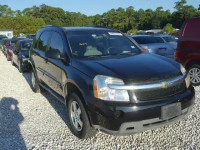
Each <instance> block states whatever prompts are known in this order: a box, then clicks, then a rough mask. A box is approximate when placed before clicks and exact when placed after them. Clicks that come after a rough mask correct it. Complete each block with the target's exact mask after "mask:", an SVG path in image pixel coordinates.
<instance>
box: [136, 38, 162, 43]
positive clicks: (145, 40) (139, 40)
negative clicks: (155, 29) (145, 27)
mask: <svg viewBox="0 0 200 150" xmlns="http://www.w3.org/2000/svg"><path fill="white" fill-rule="evenodd" d="M133 39H134V40H135V41H136V42H137V43H138V44H151V43H164V41H163V40H162V39H161V38H160V37H153V36H138V37H133Z"/></svg>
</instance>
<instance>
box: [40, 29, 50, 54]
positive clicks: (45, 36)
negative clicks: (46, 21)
mask: <svg viewBox="0 0 200 150" xmlns="http://www.w3.org/2000/svg"><path fill="white" fill-rule="evenodd" d="M50 36H51V32H49V31H45V32H43V33H42V35H41V36H40V38H39V40H38V49H39V50H41V51H46V49H47V46H48V41H49V38H50Z"/></svg>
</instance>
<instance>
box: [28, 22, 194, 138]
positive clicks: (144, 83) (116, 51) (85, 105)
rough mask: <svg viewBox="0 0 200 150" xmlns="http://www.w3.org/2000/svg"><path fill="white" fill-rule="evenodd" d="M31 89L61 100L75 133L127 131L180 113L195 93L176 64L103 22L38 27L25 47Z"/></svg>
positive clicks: (167, 120)
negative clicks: (87, 25)
mask: <svg viewBox="0 0 200 150" xmlns="http://www.w3.org/2000/svg"><path fill="white" fill-rule="evenodd" d="M29 63H30V64H31V66H32V69H31V70H32V71H31V88H32V90H33V91H34V92H40V90H41V89H45V90H47V91H48V92H49V93H50V94H52V95H53V96H55V97H56V98H57V99H58V100H60V101H61V102H62V103H63V104H65V105H66V108H67V111H68V116H67V117H68V118H69V122H70V125H69V128H70V130H71V132H72V133H73V134H74V135H75V136H77V137H78V138H81V139H84V138H89V137H91V136H94V135H95V133H96V131H97V130H101V131H104V132H106V133H109V134H115V135H127V134H133V133H137V132H141V131H144V130H147V129H152V128H157V127H161V126H163V125H166V124H169V123H172V122H175V121H177V120H179V119H181V118H183V117H185V116H186V115H187V114H188V113H189V112H190V111H191V108H192V106H193V104H194V97H195V92H194V88H193V87H192V86H191V85H190V82H189V78H188V76H187V75H186V71H185V69H184V67H183V66H182V65H180V64H179V63H177V62H175V61H174V60H171V59H169V58H165V57H163V56H159V55H155V54H149V53H146V52H143V51H142V48H141V47H140V46H139V45H137V43H135V41H134V40H132V39H131V38H129V37H128V36H126V35H125V34H123V33H121V32H119V31H117V30H114V29H110V28H103V27H92V26H91V27H57V26H46V27H43V28H41V29H40V30H39V31H38V32H37V34H36V37H35V39H34V40H33V45H32V47H31V50H30V58H29Z"/></svg>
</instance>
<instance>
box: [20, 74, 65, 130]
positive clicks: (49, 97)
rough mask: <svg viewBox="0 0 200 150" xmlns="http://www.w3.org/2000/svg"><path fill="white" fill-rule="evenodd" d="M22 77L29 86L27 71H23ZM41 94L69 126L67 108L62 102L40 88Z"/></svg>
mask: <svg viewBox="0 0 200 150" xmlns="http://www.w3.org/2000/svg"><path fill="white" fill-rule="evenodd" d="M23 77H24V78H25V79H26V81H27V83H28V84H29V86H31V77H30V73H29V72H25V73H23ZM40 92H41V94H42V95H43V96H44V97H45V98H46V99H47V100H48V102H49V103H50V105H51V106H52V107H53V108H54V110H55V111H56V113H57V114H58V115H59V116H60V117H61V118H62V120H63V121H64V122H65V124H66V125H67V126H68V127H69V118H68V112H67V108H66V106H65V105H64V104H62V103H61V102H60V101H58V100H57V99H56V98H55V97H54V96H52V95H51V94H50V93H48V92H47V91H46V90H44V89H41V91H40Z"/></svg>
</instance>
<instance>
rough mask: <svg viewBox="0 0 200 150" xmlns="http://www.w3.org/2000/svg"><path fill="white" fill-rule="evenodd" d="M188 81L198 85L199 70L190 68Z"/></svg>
mask: <svg viewBox="0 0 200 150" xmlns="http://www.w3.org/2000/svg"><path fill="white" fill-rule="evenodd" d="M188 74H189V77H190V81H191V82H192V83H193V84H198V83H200V69H199V68H192V69H190V70H189V72H188Z"/></svg>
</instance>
